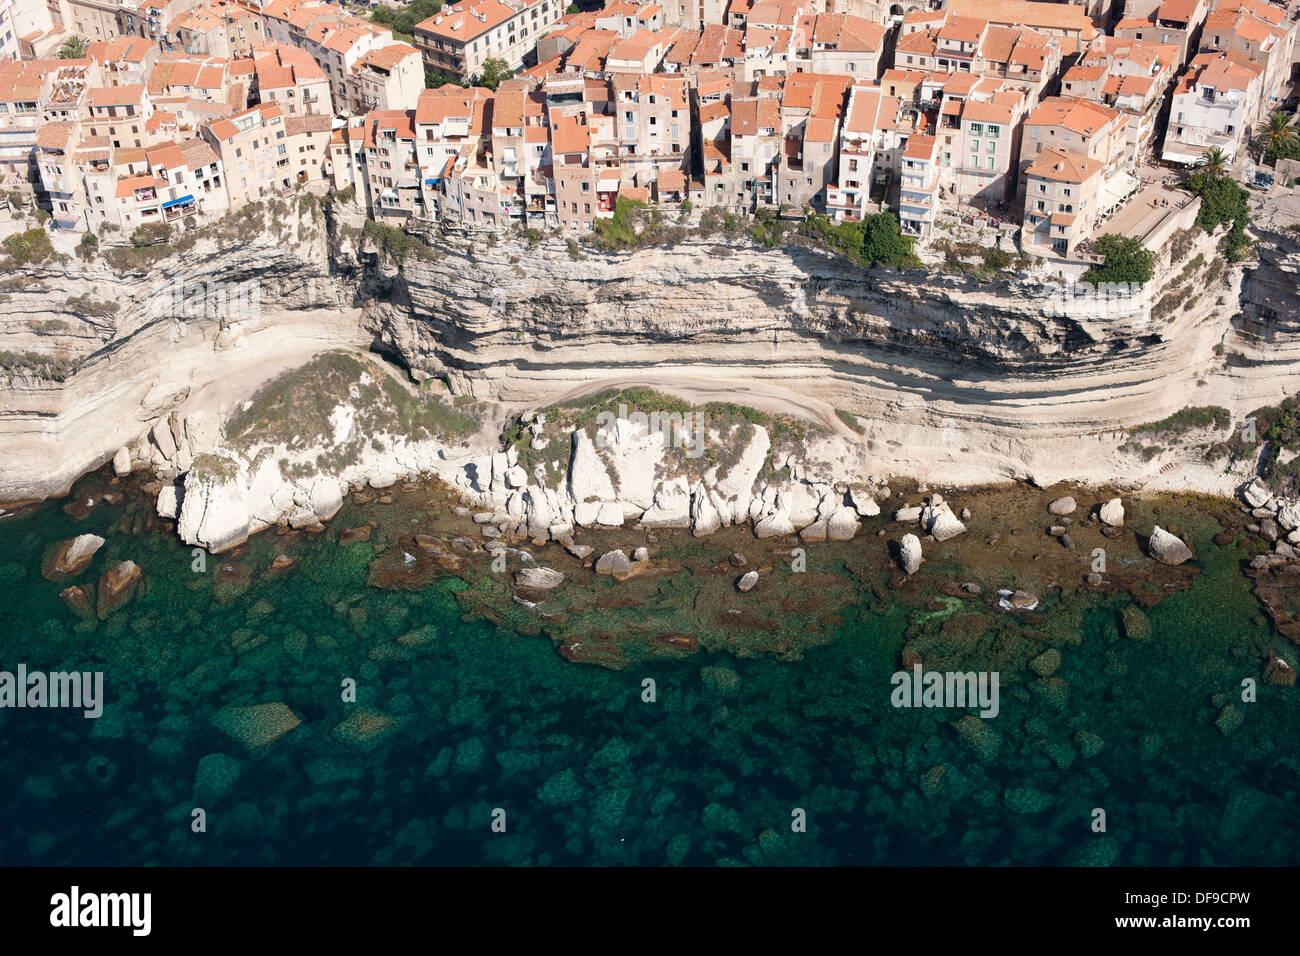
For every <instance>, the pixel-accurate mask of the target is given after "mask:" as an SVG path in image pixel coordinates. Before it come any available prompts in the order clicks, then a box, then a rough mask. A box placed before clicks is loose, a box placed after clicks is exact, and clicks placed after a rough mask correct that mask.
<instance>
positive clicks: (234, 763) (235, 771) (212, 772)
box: [194, 754, 240, 803]
mask: <svg viewBox="0 0 1300 956" xmlns="http://www.w3.org/2000/svg"><path fill="white" fill-rule="evenodd" d="M239 771H240V765H239V761H238V760H236V759H235V758H234V757H231V756H229V755H228V754H208V755H207V756H205V757H203V758H201V759H200V760H199V766H198V769H197V770H196V771H195V773H194V796H195V797H196V798H197V799H198V800H200V801H201V802H204V803H215V802H216V801H218V800H220V799H221V798H222V797H224V796H225V795H226V794H227V793H229V792H230V790H231V788H232V787H234V785H235V784H236V782H238V780H239Z"/></svg>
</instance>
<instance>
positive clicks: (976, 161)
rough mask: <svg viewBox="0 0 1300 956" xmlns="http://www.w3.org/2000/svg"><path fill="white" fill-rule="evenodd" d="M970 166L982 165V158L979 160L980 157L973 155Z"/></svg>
mask: <svg viewBox="0 0 1300 956" xmlns="http://www.w3.org/2000/svg"><path fill="white" fill-rule="evenodd" d="M970 164H971V165H972V166H978V165H979V164H980V158H979V157H978V156H976V155H974V154H972V155H971V158H970Z"/></svg>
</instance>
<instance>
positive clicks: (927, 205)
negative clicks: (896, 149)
mask: <svg viewBox="0 0 1300 956" xmlns="http://www.w3.org/2000/svg"><path fill="white" fill-rule="evenodd" d="M939 167H940V163H939V140H938V138H937V137H935V136H929V135H926V134H924V133H918V134H915V135H913V136H910V137H908V140H907V145H906V146H905V147H903V156H902V173H901V175H900V177H899V180H898V225H899V228H900V229H901V230H902V232H903V234H904V235H908V236H917V237H919V238H926V237H928V236H929V235H930V234H931V233H932V232H933V231H934V223H935V217H936V215H937V213H938V205H939V200H940V197H939V186H940V172H939Z"/></svg>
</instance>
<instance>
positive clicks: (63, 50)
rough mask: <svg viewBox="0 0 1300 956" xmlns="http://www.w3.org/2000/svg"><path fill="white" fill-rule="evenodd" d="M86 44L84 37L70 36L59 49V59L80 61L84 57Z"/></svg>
mask: <svg viewBox="0 0 1300 956" xmlns="http://www.w3.org/2000/svg"><path fill="white" fill-rule="evenodd" d="M86 49H87V43H86V38H85V37H79V36H71V37H68V38H67V39H66V40H64V41H63V46H61V47H59V59H61V60H80V59H83V58H84V57H85V56H86Z"/></svg>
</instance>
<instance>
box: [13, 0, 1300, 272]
mask: <svg viewBox="0 0 1300 956" xmlns="http://www.w3.org/2000/svg"><path fill="white" fill-rule="evenodd" d="M417 9H419V10H420V11H421V12H425V11H428V10H432V11H433V12H432V15H430V16H428V17H427V18H426V19H423V20H419V21H418V22H415V23H414V26H413V28H412V31H413V32H412V33H410V34H409V35H407V34H402V33H401V32H400V30H399V29H398V27H400V26H409V25H410V22H411V21H413V19H414V17H413V15H412V11H414V10H417ZM395 10H396V11H398V13H397V14H396V15H394V11H395ZM403 15H404V16H405V21H403V20H402V19H401V18H402V16H403ZM1298 15H1300V5H1297V4H1295V3H1293V4H1291V6H1290V8H1284V7H1282V6H1279V5H1275V4H1271V3H1267V2H1265V0H1125V2H1124V3H1123V4H1118V3H1117V4H1115V5H1114V7H1113V8H1111V7H1107V6H1106V5H1105V4H1104V3H1103V2H1100V0H1088V2H1084V3H1049V2H1027V0H946V2H945V0H930V2H929V3H928V4H922V3H916V2H906V0H905V2H898V3H892V4H887V3H884V2H879V3H878V2H874V0H731V2H729V3H728V2H724V0H669V2H644V3H635V2H632V0H609V2H608V3H607V4H606V5H605V7H604V8H603V9H596V10H579V9H578V7H577V6H576V5H571V6H569V7H568V8H564V7H562V6H561V0H504V2H503V0H458V2H455V3H451V4H446V5H440V4H439V2H438V0H416V4H415V5H413V6H411V7H410V8H404V7H401V6H396V7H385V6H381V7H378V8H374V7H360V6H359V7H352V8H350V9H349V8H348V7H346V6H340V5H339V4H337V3H331V2H324V0H271V2H268V3H266V4H265V5H264V6H259V5H257V4H256V3H255V2H254V0H206V2H205V0H143V2H141V3H139V4H137V3H136V2H135V0H116V2H114V0H58V2H51V3H48V4H47V3H33V2H31V0H0V57H4V58H6V60H5V61H0V178H2V180H3V181H2V182H0V189H2V190H3V193H4V195H5V196H6V198H7V199H8V201H9V205H10V208H11V210H13V211H14V212H15V217H14V222H12V223H8V224H4V229H5V230H6V231H7V232H9V233H11V234H12V233H14V232H16V231H21V230H22V229H26V228H30V225H31V219H30V218H28V217H27V215H26V214H28V213H29V214H31V215H34V216H35V218H36V219H37V220H39V221H40V223H41V224H42V226H43V227H45V226H48V227H49V228H51V229H53V230H56V231H57V230H68V231H71V232H74V233H82V234H85V235H87V236H90V237H94V238H93V239H92V238H87V239H85V240H84V241H86V242H92V243H93V242H98V241H100V240H104V239H107V238H109V237H110V236H112V235H116V239H114V240H111V241H117V242H124V241H126V240H127V238H128V237H134V241H135V242H136V243H137V244H140V243H142V242H148V241H150V240H151V238H152V237H153V236H155V235H156V234H157V231H158V230H159V229H160V228H161V227H165V226H168V225H175V226H176V227H178V228H185V227H189V228H194V227H197V226H199V225H201V224H202V223H203V222H204V221H206V220H209V219H212V218H213V217H219V216H222V215H224V214H226V213H229V212H234V211H238V210H239V209H240V208H241V207H243V206H245V205H247V204H249V203H253V202H259V201H266V200H270V199H275V198H283V197H287V196H289V195H291V194H294V193H297V192H302V191H305V192H309V193H312V194H315V195H324V194H332V195H334V196H335V197H336V198H342V199H343V200H344V201H351V202H354V203H356V204H357V206H358V207H360V208H362V209H364V211H365V213H366V215H368V216H369V217H370V218H372V219H373V220H376V221H377V222H379V223H381V224H385V225H388V226H394V227H402V226H420V225H422V224H423V225H426V226H427V225H428V224H437V223H452V224H459V225H463V226H465V227H469V228H473V229H484V230H508V229H512V230H517V231H530V233H531V231H534V230H535V231H549V232H554V231H556V230H559V231H561V232H562V233H564V234H567V235H570V236H573V237H581V236H583V235H586V234H591V233H599V232H601V231H602V230H611V229H626V228H627V226H626V224H625V223H622V222H621V221H619V220H620V217H621V216H622V215H623V214H622V212H621V211H620V210H626V209H628V208H631V207H632V205H633V204H636V205H640V206H649V207H662V208H663V209H664V210H666V211H668V210H670V211H671V212H672V213H673V214H674V215H675V216H677V217H678V221H682V222H687V221H690V220H691V219H692V217H694V218H696V219H698V217H700V216H703V215H707V214H708V212H709V210H719V211H722V212H739V213H757V214H762V215H769V216H774V217H776V218H778V219H786V220H804V219H805V218H807V217H809V216H820V217H825V220H824V225H823V228H835V227H836V226H837V225H838V224H843V223H870V222H871V221H872V220H873V219H874V218H876V217H879V216H880V214H882V213H883V214H888V215H887V216H885V217H881V218H882V221H885V222H887V223H888V224H889V226H890V229H891V230H892V231H893V232H896V233H899V234H901V236H903V237H911V238H913V239H915V240H917V241H919V247H920V248H928V247H933V245H934V244H936V243H940V244H941V243H944V242H951V241H953V240H973V241H974V242H975V243H977V244H979V245H981V246H984V247H987V248H988V249H990V250H997V251H996V252H993V253H991V254H992V255H995V256H999V257H1004V258H1009V254H1010V253H1017V254H1019V255H1020V256H1021V257H1022V260H1021V261H1032V260H1029V259H1026V258H1025V257H1035V258H1037V259H1042V260H1047V261H1050V262H1054V263H1057V264H1063V265H1069V264H1071V263H1073V264H1079V263H1083V264H1087V263H1089V262H1097V261H1100V259H1101V258H1102V256H1100V255H1099V245H1098V240H1099V239H1100V238H1101V237H1102V236H1104V235H1108V234H1116V235H1119V236H1123V237H1127V238H1129V239H1130V240H1135V241H1136V242H1138V243H1144V244H1145V245H1147V246H1148V247H1151V246H1153V245H1155V244H1158V243H1163V242H1166V241H1168V238H1169V237H1170V236H1171V235H1172V234H1173V233H1174V231H1175V227H1178V228H1184V227H1186V226H1187V225H1188V221H1189V219H1191V218H1194V213H1195V211H1196V210H1195V207H1194V205H1193V204H1195V203H1198V202H1199V200H1197V199H1195V198H1194V197H1192V196H1191V195H1190V194H1189V193H1188V191H1186V190H1183V189H1178V188H1175V187H1177V186H1178V185H1179V183H1180V181H1182V180H1183V179H1185V178H1186V177H1187V175H1188V173H1189V172H1192V171H1197V170H1199V171H1200V172H1201V173H1202V174H1203V178H1204V174H1208V175H1210V176H1213V177H1214V178H1216V179H1236V180H1237V181H1239V182H1245V183H1246V184H1247V185H1250V186H1257V185H1262V186H1264V187H1265V188H1267V187H1270V186H1277V187H1278V188H1285V187H1287V186H1289V184H1290V182H1289V181H1290V178H1291V177H1289V176H1272V175H1270V174H1269V172H1268V171H1267V170H1261V169H1260V168H1259V167H1258V165H1257V164H1258V163H1260V162H1264V161H1267V162H1270V163H1272V162H1275V161H1276V162H1279V163H1282V164H1283V165H1285V164H1286V163H1287V162H1289V161H1290V160H1291V159H1292V158H1294V157H1298V156H1300V146H1298V145H1297V138H1296V134H1295V132H1294V131H1293V130H1292V128H1291V127H1290V125H1289V123H1290V118H1291V117H1290V116H1289V115H1288V113H1287V112H1286V110H1288V109H1294V106H1293V105H1291V89H1292V86H1291V84H1292V75H1293V71H1294V61H1295V53H1296V51H1295V38H1296V30H1297V19H1296V17H1297V16H1298ZM385 24H389V25H387V26H386V25H385ZM394 31H396V32H394ZM408 41H409V42H408ZM1275 180H1283V182H1276V181H1275ZM1202 185H1204V183H1202ZM2 208H3V207H2V206H0V209H2ZM1203 224H1205V223H1203ZM1209 224H1213V223H1209ZM163 231H164V232H165V231H168V230H163ZM885 248H908V249H910V248H911V244H910V243H907V244H905V245H904V246H902V247H897V246H894V247H889V246H886V247H885ZM1102 248H1103V249H1104V246H1103V247H1102ZM885 255H887V254H885Z"/></svg>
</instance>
